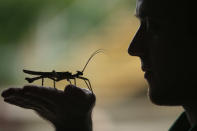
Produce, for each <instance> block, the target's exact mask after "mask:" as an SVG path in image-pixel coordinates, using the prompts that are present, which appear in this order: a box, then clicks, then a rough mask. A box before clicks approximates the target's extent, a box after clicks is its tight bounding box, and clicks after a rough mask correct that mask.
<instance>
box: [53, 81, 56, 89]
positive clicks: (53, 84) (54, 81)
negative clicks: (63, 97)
mask: <svg viewBox="0 0 197 131" xmlns="http://www.w3.org/2000/svg"><path fill="white" fill-rule="evenodd" d="M53 87H54V88H55V89H56V87H55V80H53Z"/></svg>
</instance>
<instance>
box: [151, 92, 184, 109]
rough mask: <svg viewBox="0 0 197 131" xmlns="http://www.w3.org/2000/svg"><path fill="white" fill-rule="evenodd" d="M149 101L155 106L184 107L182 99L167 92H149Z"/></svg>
mask: <svg viewBox="0 0 197 131" xmlns="http://www.w3.org/2000/svg"><path fill="white" fill-rule="evenodd" d="M148 96H149V99H150V100H151V102H152V103H153V104H156V105H160V106H179V105H182V102H181V101H180V99H177V97H174V96H173V95H171V94H168V93H165V92H160V91H159V92H153V91H151V90H148Z"/></svg>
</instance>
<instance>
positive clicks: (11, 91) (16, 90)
mask: <svg viewBox="0 0 197 131" xmlns="http://www.w3.org/2000/svg"><path fill="white" fill-rule="evenodd" d="M21 90H22V89H21V88H9V89H6V90H4V91H3V92H2V94H1V96H2V97H4V98H5V97H9V96H11V95H13V94H21V93H22V92H21Z"/></svg>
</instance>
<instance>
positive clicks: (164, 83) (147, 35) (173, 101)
mask: <svg viewBox="0 0 197 131" xmlns="http://www.w3.org/2000/svg"><path fill="white" fill-rule="evenodd" d="M192 1H193V0H192ZM192 4H193V3H191V1H190V2H188V1H187V0H180V1H170V0H160V1H159V0H138V1H137V6H136V16H137V17H138V18H139V20H140V22H141V25H140V27H139V29H138V31H137V33H136V35H135V37H134V38H133V40H132V42H131V45H130V47H129V49H128V52H129V54H130V55H133V56H138V57H140V59H141V61H142V70H144V71H145V78H146V79H147V81H148V83H149V86H150V88H149V96H150V99H151V100H152V102H154V103H155V104H159V105H184V104H188V103H190V102H192V99H195V98H197V95H196V91H197V82H196V78H195V77H196V76H195V75H196V73H197V70H196V68H197V64H195V63H194V62H195V60H196V57H197V50H196V49H197V48H195V44H197V41H196V40H195V36H196V33H195V32H196V30H195V29H196V27H195V26H196V25H195V22H193V20H194V17H195V16H196V14H195V13H194V12H193V11H192V10H193V9H192V6H191V5H192Z"/></svg>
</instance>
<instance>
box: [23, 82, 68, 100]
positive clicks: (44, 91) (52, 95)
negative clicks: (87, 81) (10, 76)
mask: <svg viewBox="0 0 197 131" xmlns="http://www.w3.org/2000/svg"><path fill="white" fill-rule="evenodd" d="M22 90H23V91H24V92H25V93H26V92H28V93H30V94H33V95H36V96H40V97H44V98H49V99H56V98H59V97H61V96H62V95H64V94H63V91H61V90H57V89H55V88H51V87H42V86H35V85H27V86H24V87H23V89H22Z"/></svg>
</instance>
